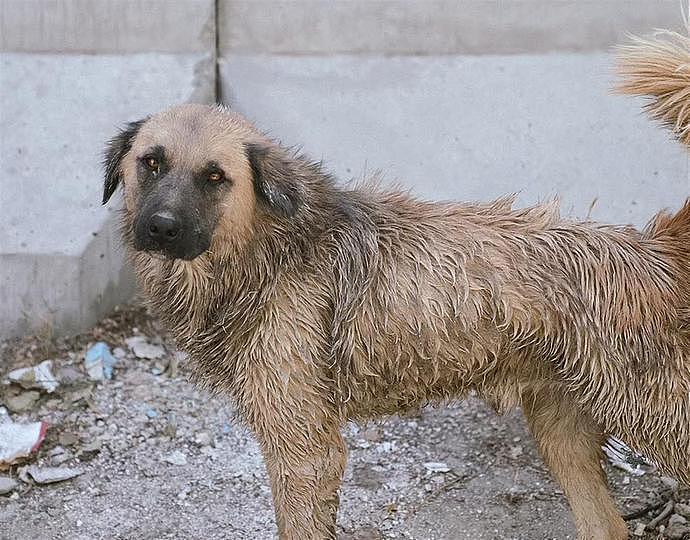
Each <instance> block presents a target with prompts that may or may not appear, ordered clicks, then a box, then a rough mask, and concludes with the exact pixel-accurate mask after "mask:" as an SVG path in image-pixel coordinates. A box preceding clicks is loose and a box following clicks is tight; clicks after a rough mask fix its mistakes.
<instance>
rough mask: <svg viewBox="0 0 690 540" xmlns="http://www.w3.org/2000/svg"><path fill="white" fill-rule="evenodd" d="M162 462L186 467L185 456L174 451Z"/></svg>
mask: <svg viewBox="0 0 690 540" xmlns="http://www.w3.org/2000/svg"><path fill="white" fill-rule="evenodd" d="M163 461H165V462H166V463H170V464H171V465H187V456H185V455H184V454H183V453H182V452H180V451H179V450H174V451H173V452H171V453H169V454H168V455H166V456H164V457H163Z"/></svg>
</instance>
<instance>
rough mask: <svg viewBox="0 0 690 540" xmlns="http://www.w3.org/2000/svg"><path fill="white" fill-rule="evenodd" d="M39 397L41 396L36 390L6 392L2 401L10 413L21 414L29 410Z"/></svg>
mask: <svg viewBox="0 0 690 540" xmlns="http://www.w3.org/2000/svg"><path fill="white" fill-rule="evenodd" d="M40 397H41V394H39V393H38V392H37V391H36V390H28V391H26V392H20V393H9V392H8V394H7V395H6V396H5V397H4V399H3V401H4V402H5V405H7V408H8V409H9V410H10V411H12V412H13V413H21V412H26V411H29V410H31V409H32V408H33V406H34V405H35V404H36V402H37V401H38V400H39V398H40Z"/></svg>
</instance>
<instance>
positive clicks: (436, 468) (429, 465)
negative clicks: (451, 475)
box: [424, 461, 450, 473]
mask: <svg viewBox="0 0 690 540" xmlns="http://www.w3.org/2000/svg"><path fill="white" fill-rule="evenodd" d="M424 468H425V469H426V470H427V471H429V472H430V473H447V472H450V467H449V466H448V465H446V464H445V463H443V462H441V461H428V462H426V463H425V464H424Z"/></svg>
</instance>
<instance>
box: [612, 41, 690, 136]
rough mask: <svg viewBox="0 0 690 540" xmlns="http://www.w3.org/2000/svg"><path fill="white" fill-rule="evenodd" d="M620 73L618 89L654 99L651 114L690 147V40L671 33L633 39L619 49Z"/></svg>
mask: <svg viewBox="0 0 690 540" xmlns="http://www.w3.org/2000/svg"><path fill="white" fill-rule="evenodd" d="M618 71H619V73H620V75H621V76H622V79H623V80H622V82H621V83H620V84H619V86H618V87H617V90H618V91H620V92H622V93H625V94H633V95H638V96H647V97H649V98H651V101H650V102H649V103H648V104H647V110H648V111H649V113H650V115H651V116H652V117H653V118H655V119H657V120H660V121H661V122H662V123H663V124H665V125H666V126H668V127H670V128H671V129H672V130H673V132H674V133H675V134H676V136H677V137H678V139H679V140H680V141H681V142H682V143H683V144H685V145H686V146H689V147H690V38H688V37H686V36H682V35H680V34H677V33H675V32H670V31H659V32H657V34H655V35H654V36H653V37H652V38H649V39H642V38H633V41H632V43H630V44H629V45H625V46H622V47H620V48H619V49H618Z"/></svg>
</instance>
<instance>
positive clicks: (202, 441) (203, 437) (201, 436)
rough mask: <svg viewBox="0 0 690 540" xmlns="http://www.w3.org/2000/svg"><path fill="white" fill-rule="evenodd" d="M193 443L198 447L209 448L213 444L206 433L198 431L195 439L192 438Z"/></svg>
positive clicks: (209, 435)
mask: <svg viewBox="0 0 690 540" xmlns="http://www.w3.org/2000/svg"><path fill="white" fill-rule="evenodd" d="M194 442H195V443H196V444H198V445H199V446H210V445H211V443H212V442H213V437H211V434H210V433H209V432H208V431H200V432H199V433H197V434H196V437H194Z"/></svg>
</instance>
